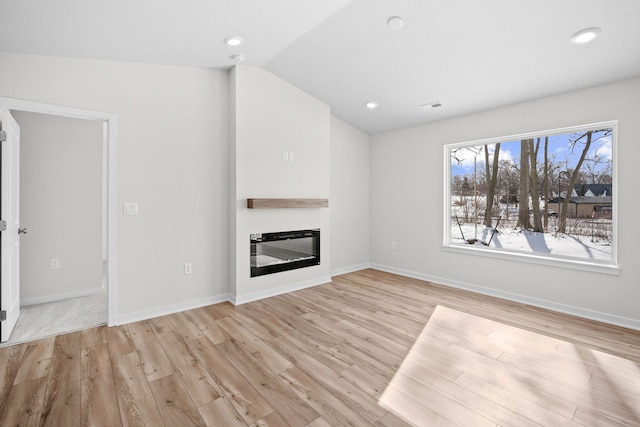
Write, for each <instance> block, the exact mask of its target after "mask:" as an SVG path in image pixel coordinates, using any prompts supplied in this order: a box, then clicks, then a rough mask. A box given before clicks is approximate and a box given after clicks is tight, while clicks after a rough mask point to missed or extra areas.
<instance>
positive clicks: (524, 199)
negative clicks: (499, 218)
mask: <svg viewBox="0 0 640 427" xmlns="http://www.w3.org/2000/svg"><path fill="white" fill-rule="evenodd" d="M529 141H531V142H533V140H532V139H523V140H522V141H520V192H519V194H520V196H519V205H518V223H517V224H516V227H522V228H532V226H531V220H530V219H529V179H530V177H529Z"/></svg>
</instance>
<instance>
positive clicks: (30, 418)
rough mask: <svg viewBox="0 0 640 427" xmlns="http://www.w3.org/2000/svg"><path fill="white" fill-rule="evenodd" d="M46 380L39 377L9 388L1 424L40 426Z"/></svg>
mask: <svg viewBox="0 0 640 427" xmlns="http://www.w3.org/2000/svg"><path fill="white" fill-rule="evenodd" d="M46 388H47V378H46V377H39V378H35V379H32V380H25V381H21V382H20V383H18V384H14V385H13V387H11V391H10V392H9V396H8V397H7V403H6V405H5V407H4V411H3V412H2V418H1V422H2V424H3V425H7V426H37V425H40V415H41V413H42V404H43V401H44V393H45V391H46Z"/></svg>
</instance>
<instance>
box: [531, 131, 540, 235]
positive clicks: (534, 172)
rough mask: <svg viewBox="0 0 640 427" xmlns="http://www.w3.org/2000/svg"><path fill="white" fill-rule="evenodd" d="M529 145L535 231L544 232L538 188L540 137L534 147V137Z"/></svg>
mask: <svg viewBox="0 0 640 427" xmlns="http://www.w3.org/2000/svg"><path fill="white" fill-rule="evenodd" d="M527 141H528V145H529V162H530V165H529V166H530V168H529V169H530V171H531V183H530V186H529V193H530V194H531V207H532V210H533V231H537V232H540V233H541V232H544V229H543V228H542V217H541V215H540V191H539V189H538V166H537V158H538V149H539V148H540V138H538V141H537V142H536V145H535V147H534V145H533V139H528V140H527Z"/></svg>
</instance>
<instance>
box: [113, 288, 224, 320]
mask: <svg viewBox="0 0 640 427" xmlns="http://www.w3.org/2000/svg"><path fill="white" fill-rule="evenodd" d="M232 299H233V297H232V295H230V294H222V295H218V296H214V297H206V298H201V299H197V300H191V301H185V302H181V303H177V304H171V305H165V306H163V307H157V308H150V309H148V310H142V311H136V312H135V313H130V314H124V315H120V316H116V325H124V324H127V323H132V322H140V321H142V320H148V319H153V318H154V317H160V316H165V315H167V314H173V313H178V312H180V311H186V310H193V309H194V308H200V307H205V306H207V305H213V304H219V303H221V302H226V301H231V300H232Z"/></svg>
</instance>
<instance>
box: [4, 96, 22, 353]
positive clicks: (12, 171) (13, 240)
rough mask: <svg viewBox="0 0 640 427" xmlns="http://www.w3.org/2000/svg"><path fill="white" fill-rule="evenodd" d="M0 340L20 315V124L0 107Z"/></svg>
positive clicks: (8, 332) (7, 335)
mask: <svg viewBox="0 0 640 427" xmlns="http://www.w3.org/2000/svg"><path fill="white" fill-rule="evenodd" d="M0 129H2V133H1V134H0V135H1V136H2V137H0V141H2V140H4V139H5V136H6V141H2V142H1V144H2V158H1V169H0V187H1V188H0V191H1V195H0V196H1V197H0V216H1V217H0V220H1V221H2V223H0V224H1V227H0V230H2V231H1V232H0V258H1V267H2V270H1V272H0V288H1V289H0V315H1V316H2V317H0V319H2V322H0V342H4V341H7V340H8V339H9V336H10V335H11V331H12V330H13V327H14V326H15V325H16V322H17V321H18V315H20V233H21V232H22V231H21V230H20V127H19V126H18V124H17V123H16V121H15V120H14V119H13V117H12V116H11V113H10V112H9V110H5V109H2V110H0Z"/></svg>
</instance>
